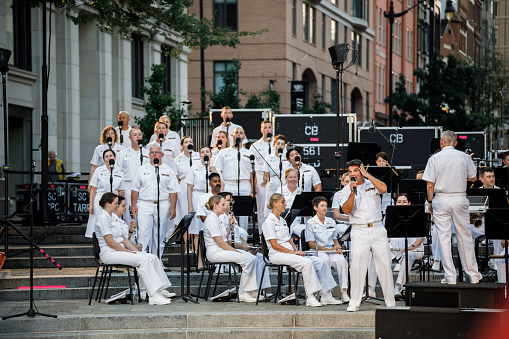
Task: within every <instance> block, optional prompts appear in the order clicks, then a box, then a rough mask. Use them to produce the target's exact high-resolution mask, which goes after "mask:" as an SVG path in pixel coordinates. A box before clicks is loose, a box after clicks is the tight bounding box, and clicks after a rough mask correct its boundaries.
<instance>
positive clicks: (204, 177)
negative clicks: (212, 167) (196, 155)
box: [186, 160, 210, 192]
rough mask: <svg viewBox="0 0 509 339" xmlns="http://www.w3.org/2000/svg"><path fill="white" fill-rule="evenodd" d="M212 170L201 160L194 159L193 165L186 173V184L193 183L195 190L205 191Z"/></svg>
mask: <svg viewBox="0 0 509 339" xmlns="http://www.w3.org/2000/svg"><path fill="white" fill-rule="evenodd" d="M209 173H210V171H207V170H206V169H205V166H203V164H202V163H201V160H198V161H193V166H192V167H191V168H190V169H189V171H188V172H187V175H186V184H189V185H193V190H196V191H202V192H205V189H206V188H207V185H208V176H209Z"/></svg>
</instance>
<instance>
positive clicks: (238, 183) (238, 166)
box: [237, 143, 241, 195]
mask: <svg viewBox="0 0 509 339" xmlns="http://www.w3.org/2000/svg"><path fill="white" fill-rule="evenodd" d="M240 159H241V158H240V143H238V146H237V194H238V195H240Z"/></svg>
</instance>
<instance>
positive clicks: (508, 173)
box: [493, 167, 509, 190]
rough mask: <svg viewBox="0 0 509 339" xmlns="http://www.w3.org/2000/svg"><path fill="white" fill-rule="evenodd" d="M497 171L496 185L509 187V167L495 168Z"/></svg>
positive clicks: (495, 171) (494, 170)
mask: <svg viewBox="0 0 509 339" xmlns="http://www.w3.org/2000/svg"><path fill="white" fill-rule="evenodd" d="M493 172H494V173H495V185H497V186H498V187H501V188H505V189H506V190H507V189H509V167H496V168H493Z"/></svg>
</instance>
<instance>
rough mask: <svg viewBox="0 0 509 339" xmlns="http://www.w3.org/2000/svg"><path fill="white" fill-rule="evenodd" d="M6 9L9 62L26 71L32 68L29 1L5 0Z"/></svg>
mask: <svg viewBox="0 0 509 339" xmlns="http://www.w3.org/2000/svg"><path fill="white" fill-rule="evenodd" d="M5 9H6V13H5V14H6V22H5V23H6V26H5V28H6V33H7V34H6V35H7V46H6V47H7V49H9V50H10V51H11V52H12V54H11V58H10V59H9V61H10V64H11V65H14V66H15V67H17V68H20V69H24V70H26V71H31V70H32V45H31V43H32V38H31V18H30V2H29V1H19V0H18V1H16V0H7V1H6V2H5Z"/></svg>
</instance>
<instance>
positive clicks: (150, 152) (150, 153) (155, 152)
mask: <svg viewBox="0 0 509 339" xmlns="http://www.w3.org/2000/svg"><path fill="white" fill-rule="evenodd" d="M159 153H162V152H150V154H159Z"/></svg>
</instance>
